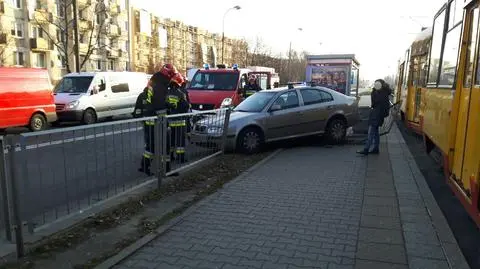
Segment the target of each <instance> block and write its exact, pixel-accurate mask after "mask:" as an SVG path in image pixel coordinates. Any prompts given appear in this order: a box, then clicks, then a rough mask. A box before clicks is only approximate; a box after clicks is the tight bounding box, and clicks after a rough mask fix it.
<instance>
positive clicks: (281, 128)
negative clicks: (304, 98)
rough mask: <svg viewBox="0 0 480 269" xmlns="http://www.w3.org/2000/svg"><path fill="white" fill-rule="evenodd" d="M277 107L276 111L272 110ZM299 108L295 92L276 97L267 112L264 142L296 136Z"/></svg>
mask: <svg viewBox="0 0 480 269" xmlns="http://www.w3.org/2000/svg"><path fill="white" fill-rule="evenodd" d="M275 106H277V108H278V110H273V108H274V107H275ZM300 113H301V107H300V102H299V97H298V94H297V91H296V90H291V91H288V92H285V93H283V94H281V95H280V96H278V97H277V99H276V100H275V101H274V102H273V104H272V105H271V106H270V108H269V110H268V116H267V118H266V120H265V122H266V124H265V126H266V129H267V132H266V140H267V141H272V140H278V139H282V138H287V137H292V136H295V135H297V134H298V127H299V121H298V118H299V117H300Z"/></svg>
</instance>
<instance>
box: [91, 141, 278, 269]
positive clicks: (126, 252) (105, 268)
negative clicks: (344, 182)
mask: <svg viewBox="0 0 480 269" xmlns="http://www.w3.org/2000/svg"><path fill="white" fill-rule="evenodd" d="M282 151H283V149H277V150H275V151H274V152H272V153H271V154H270V155H268V156H267V157H265V158H264V159H262V160H261V161H259V162H258V163H256V164H255V165H253V166H252V167H250V168H249V169H247V170H245V171H244V172H242V173H241V174H240V175H238V176H237V177H236V178H234V179H232V180H231V181H230V182H228V183H226V184H224V185H223V187H222V189H223V188H225V187H227V186H228V185H229V184H230V183H232V182H234V181H238V180H241V179H243V178H245V177H246V176H247V175H248V174H250V173H252V172H253V171H255V170H256V169H258V168H260V167H261V166H263V165H264V164H265V163H267V162H268V161H270V160H271V159H273V158H274V157H275V156H276V155H278V154H279V153H280V152H282ZM220 190H221V189H219V190H218V191H216V192H215V193H213V194H211V195H209V196H207V197H205V198H203V199H201V200H200V201H198V202H197V203H195V204H194V205H192V206H190V207H189V208H188V209H187V210H186V211H185V212H183V213H182V214H180V215H179V216H177V217H175V218H173V219H171V220H169V221H168V222H167V223H165V224H164V225H162V226H160V227H158V228H157V229H156V230H155V231H154V232H152V233H150V234H147V235H145V236H144V237H142V238H140V239H139V240H138V241H136V242H135V243H133V244H131V245H130V246H128V247H126V248H124V249H123V250H122V251H120V252H119V253H118V254H117V255H115V256H113V257H110V258H109V259H107V260H106V261H104V262H102V263H101V264H99V265H97V266H96V267H95V269H109V268H112V267H113V266H115V265H117V264H118V263H120V262H121V261H123V260H125V259H126V258H128V257H130V256H131V255H132V254H134V253H135V252H136V251H137V250H139V249H140V248H142V247H143V246H145V245H146V244H148V243H150V242H151V241H152V240H154V239H155V238H157V237H159V236H161V235H162V234H164V233H165V232H167V231H168V230H169V229H170V228H172V227H173V226H175V225H176V224H178V223H180V222H181V221H182V220H183V219H185V218H186V217H187V216H189V215H191V214H192V213H193V212H194V211H196V210H197V209H198V208H199V207H201V206H202V205H204V204H205V203H208V202H209V201H210V200H212V199H215V198H217V197H218V196H219V195H220Z"/></svg>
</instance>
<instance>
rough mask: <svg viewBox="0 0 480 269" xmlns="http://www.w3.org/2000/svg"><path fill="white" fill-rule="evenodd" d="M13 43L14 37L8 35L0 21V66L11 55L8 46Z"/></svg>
mask: <svg viewBox="0 0 480 269" xmlns="http://www.w3.org/2000/svg"><path fill="white" fill-rule="evenodd" d="M14 43H15V38H13V37H12V36H11V35H9V34H8V33H7V32H6V31H5V28H4V27H3V24H1V23H0V66H3V65H5V62H6V59H7V57H9V56H11V54H9V53H8V52H9V47H10V46H12V45H13V44H14Z"/></svg>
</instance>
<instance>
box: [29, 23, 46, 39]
mask: <svg viewBox="0 0 480 269" xmlns="http://www.w3.org/2000/svg"><path fill="white" fill-rule="evenodd" d="M32 37H33V38H44V34H43V29H42V28H40V27H38V26H32Z"/></svg>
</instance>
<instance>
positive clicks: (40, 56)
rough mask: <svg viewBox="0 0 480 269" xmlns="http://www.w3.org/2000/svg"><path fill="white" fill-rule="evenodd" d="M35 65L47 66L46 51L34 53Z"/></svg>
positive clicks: (39, 66) (38, 66)
mask: <svg viewBox="0 0 480 269" xmlns="http://www.w3.org/2000/svg"><path fill="white" fill-rule="evenodd" d="M33 60H34V66H35V67H37V68H46V67H47V66H46V64H45V53H33Z"/></svg>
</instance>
